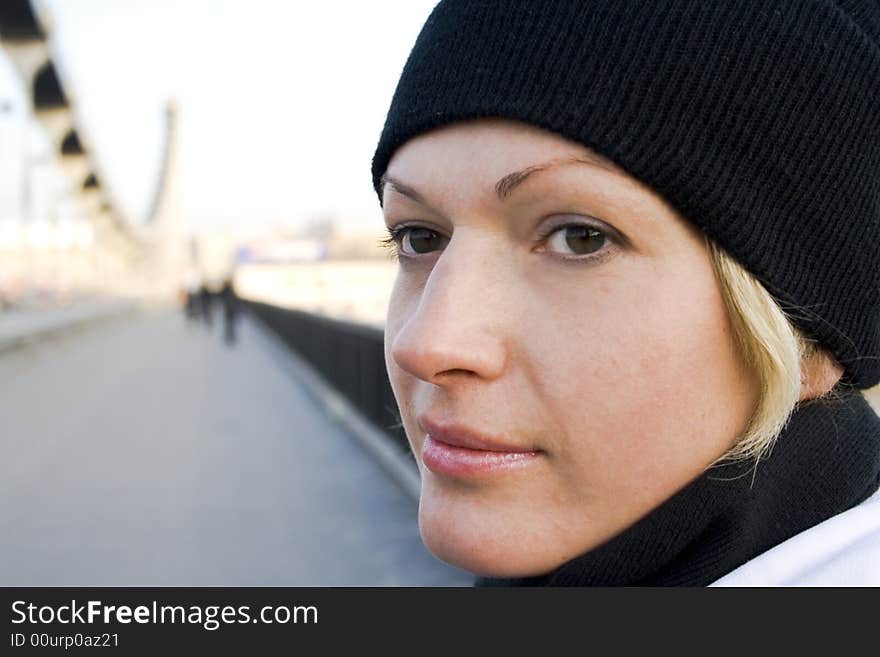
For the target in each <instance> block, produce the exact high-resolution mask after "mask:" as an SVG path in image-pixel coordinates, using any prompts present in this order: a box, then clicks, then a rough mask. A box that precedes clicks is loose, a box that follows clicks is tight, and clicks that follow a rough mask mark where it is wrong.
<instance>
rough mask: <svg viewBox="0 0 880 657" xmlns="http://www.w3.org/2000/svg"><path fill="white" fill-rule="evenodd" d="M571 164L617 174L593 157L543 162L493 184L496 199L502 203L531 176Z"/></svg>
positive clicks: (611, 167)
mask: <svg viewBox="0 0 880 657" xmlns="http://www.w3.org/2000/svg"><path fill="white" fill-rule="evenodd" d="M572 164H586V165H587V166H592V167H600V168H602V169H605V170H607V171H610V172H611V173H614V174H617V173H618V172H617V171H616V169H615V167H614V165H613V164H611V163H610V162H608V161H606V160H604V159H602V158H599V157H596V156H593V155H583V156H580V157H565V158H558V159H555V160H549V161H547V162H543V163H541V164H535V165H533V166H530V167H526V168H525V169H521V170H520V171H514V172H513V173H508V174H507V175H506V176H504V177H503V178H501V180H499V181H498V182H497V183H495V193H496V194H497V195H498V198H499V199H501V200H502V201H503V200H504V199H505V198H507V197H508V196H510V195H511V194H512V193H513V192H514V190H515V189H516V188H517V187H518V186H519V185H521V184H522V183H523V182H525V180H526V178H528V177H529V176H531V175H532V174H535V173H539V172H541V171H548V170H550V169H556V168H559V167H564V166H570V165H572Z"/></svg>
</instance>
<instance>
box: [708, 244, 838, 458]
mask: <svg viewBox="0 0 880 657" xmlns="http://www.w3.org/2000/svg"><path fill="white" fill-rule="evenodd" d="M706 243H707V245H708V248H709V255H710V259H711V262H712V266H713V268H714V269H715V275H716V277H717V278H718V281H719V283H720V285H721V290H722V296H723V298H724V303H725V305H726V306H727V312H728V316H729V318H730V325H731V330H732V332H733V338H734V340H735V343H736V346H737V348H738V350H739V352H740V354H741V356H742V358H743V360H744V362H745V363H746V365H747V366H748V367H750V368H751V369H752V371H753V372H754V373H755V374H756V376H757V378H758V380H759V382H760V386H761V390H760V395H759V399H758V403H757V406H756V408H755V410H754V412H753V413H752V416H751V418H750V419H749V421H748V423H747V425H746V428H745V430H744V432H743V434H742V435H741V436H740V438H739V440H738V441H737V443H736V444H735V445H734V446H733V447H732V448H731V449H730V450H729V451H728V452H727V453H726V454H724V456H723V457H722V459H748V458H755V459H756V461H757V460H760V459H761V458H762V457H764V456H766V455H767V454H768V453H769V452H770V450H771V449H772V447H773V444H774V442H775V440H776V437H777V436H778V435H779V433H780V432H781V431H782V430H783V428H785V425H786V424H787V423H788V420H789V418H790V416H791V414H792V412H793V411H794V409H795V407H796V405H797V403H798V400H799V398H800V394H801V381H802V376H803V375H802V367H803V365H804V364H805V363H807V362H809V361H810V360H813V359H817V358H819V359H821V358H829V355H828V353H827V352H825V351H824V349H822V348H821V347H820V346H819V345H818V344H817V343H816V342H815V341H813V340H811V339H810V338H808V337H807V336H806V335H805V334H804V333H803V332H802V331H801V330H800V329H798V328H797V327H796V326H795V325H794V324H793V323H792V322H791V320H790V319H789V318H788V316H787V315H786V314H785V312H784V311H783V309H782V308H781V307H780V306H779V304H778V303H777V302H776V301H775V300H774V299H773V297H771V296H770V293H769V292H767V290H766V289H765V288H764V286H763V285H762V284H761V283H760V282H759V281H758V280H757V279H756V278H755V277H754V276H753V275H752V274H751V273H749V272H748V271H746V270H745V269H744V268H743V267H742V266H741V265H740V264H739V263H737V262H736V261H735V260H733V258H731V257H730V256H729V255H727V253H726V252H724V251H723V250H722V249H721V248H720V247H719V246H718V245H717V244H715V242H714V241H712V240H711V239H709V238H708V237H706ZM843 387H844V386H843V384H838V385H837V386H835V387H834V388H832V390H831V391H829V392H828V393H827V394H826V395H823V398H826V397H831V398H837V397H839V392H840V391H841V390H842V388H843ZM719 460H721V459H719Z"/></svg>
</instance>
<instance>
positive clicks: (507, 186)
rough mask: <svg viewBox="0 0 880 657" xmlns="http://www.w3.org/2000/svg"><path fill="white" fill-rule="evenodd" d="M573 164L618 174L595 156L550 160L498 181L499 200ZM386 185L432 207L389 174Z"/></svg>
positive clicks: (383, 180) (381, 182) (382, 184)
mask: <svg viewBox="0 0 880 657" xmlns="http://www.w3.org/2000/svg"><path fill="white" fill-rule="evenodd" d="M572 164H581V165H583V164H586V165H588V166H593V167H601V168H603V169H605V170H607V171H610V172H611V173H614V174H617V173H618V172H617V171H616V170H615V167H614V165H613V164H611V163H609V162H606V161H605V160H603V159H601V158H598V157H595V156H590V155H585V156H580V157H566V158H558V159H555V160H548V161H547V162H542V163H540V164H533V165H532V166H529V167H526V168H525V169H520V170H519V171H513V172H512V173H508V174H507V175H505V176H503V177H502V178H501V179H500V180H498V182H497V183H495V193H496V194H497V196H498V198H499V199H500V200H502V201H503V200H505V199H506V198H507V197H509V196H510V195H511V194H512V193H513V192H514V190H515V189H516V188H517V187H518V186H519V185H521V184H522V183H523V182H524V181H525V180H526V178H528V177H529V176H531V175H533V174H535V173H538V172H541V171H548V170H550V169H555V168H558V167H563V166H570V165H572ZM385 185H391V187H392V188H394V191H396V192H398V193H399V194H403V195H404V196H408V197H409V198H411V199H412V200H414V201H416V202H417V203H420V204H422V205H424V206H426V207H431V206H430V204H429V203H428V202H427V201H425V198H424V197H423V196H422V195H421V194H420V193H419V192H418V191H416V190H415V189H414V188H413V187H411V186H409V185H407V184H405V183H402V182H400V181H399V180H397V179H396V178H392V177H391V176H389V175H388V174H383V175H382V177H381V178H380V179H379V189H385Z"/></svg>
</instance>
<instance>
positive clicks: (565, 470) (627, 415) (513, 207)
mask: <svg viewBox="0 0 880 657" xmlns="http://www.w3.org/2000/svg"><path fill="white" fill-rule="evenodd" d="M384 181H385V182H384V200H383V206H384V212H385V221H386V223H387V226H388V228H389V229H391V231H392V233H393V234H394V235H395V236H396V237H395V239H396V241H397V250H398V253H399V271H398V275H397V280H396V283H395V287H394V292H393V295H392V298H391V304H390V307H389V311H388V321H387V324H386V331H385V359H386V364H387V367H388V372H389V376H390V379H391V384H392V387H393V389H394V394H395V396H396V398H397V401H398V404H399V407H400V412H401V416H402V419H403V424H404V427H405V429H406V434H407V437H408V438H409V442H410V445H411V446H412V449H413V452H414V453H415V455H416V457H417V459H418V463H419V468H420V470H421V476H422V492H421V501H420V506H419V525H420V528H421V533H422V538H423V539H424V541H425V544H426V545H427V546H428V548H429V549H430V550H431V551H432V552H433V553H434V554H436V555H437V556H438V557H439V558H440V559H443V560H444V561H447V562H449V563H451V564H455V565H457V566H460V567H462V568H465V569H467V570H470V571H472V572H474V573H477V574H480V575H488V576H497V577H514V576H526V575H537V574H541V573H545V572H548V571H550V570H552V569H553V568H555V567H556V566H559V565H561V564H562V563H564V562H566V561H568V560H569V559H571V558H573V557H575V556H577V555H579V554H582V553H583V552H585V551H587V550H589V549H591V548H593V547H595V546H597V545H599V544H600V543H602V542H604V541H605V540H607V539H609V538H611V537H612V536H614V535H615V534H617V533H619V532H620V531H621V530H623V529H625V528H626V527H628V526H629V525H631V524H632V523H633V522H635V521H636V520H637V519H639V518H640V517H642V516H644V515H645V514H647V513H648V512H649V511H650V510H652V509H653V508H654V507H656V506H657V505H659V504H660V503H661V502H663V501H664V500H665V499H667V498H669V497H670V496H671V495H672V494H673V493H675V492H676V491H677V490H678V489H680V488H681V487H683V486H684V485H685V484H687V483H688V482H689V481H690V480H692V479H693V478H695V477H696V476H697V475H699V474H700V473H701V472H702V471H703V470H705V468H706V467H707V466H708V465H710V464H711V463H712V462H713V461H714V460H715V459H717V458H718V457H719V456H721V455H722V454H723V453H724V452H725V451H726V450H727V449H728V448H729V447H731V446H732V445H733V444H734V442H735V441H736V438H737V436H738V434H740V433H741V432H742V431H743V430H744V429H745V426H746V423H747V420H748V418H749V416H750V414H751V412H752V409H753V408H754V407H755V404H756V403H757V399H758V393H757V390H758V384H757V382H756V379H755V377H754V376H753V375H752V374H751V373H750V371H749V370H748V369H747V368H746V367H745V366H743V365H742V364H741V362H740V359H739V358H738V356H737V351H736V348H735V346H734V342H733V338H732V336H731V330H730V327H729V325H728V320H727V315H726V312H725V307H724V303H723V300H722V297H721V292H720V289H719V286H718V284H717V282H716V279H715V277H714V274H713V270H712V266H711V264H710V261H709V257H708V252H707V249H706V245H705V242H704V240H703V238H702V235H701V233H700V232H699V230H697V229H695V228H694V227H692V226H691V225H690V224H688V223H687V222H686V221H685V220H684V219H683V218H682V217H681V216H680V215H678V214H677V213H676V212H675V211H674V210H673V209H672V208H671V207H670V206H669V205H667V204H666V203H665V202H664V201H663V199H662V198H661V197H660V196H658V195H657V194H656V193H654V192H653V191H652V190H650V189H649V188H647V187H646V186H644V185H642V184H640V183H639V182H638V181H637V180H635V179H634V178H632V177H631V176H629V175H627V174H626V173H624V172H623V171H622V170H621V169H619V168H618V167H616V166H614V165H613V164H611V163H610V162H608V161H607V160H605V159H603V158H601V157H599V156H598V155H596V154H594V153H593V152H592V151H590V150H589V149H587V148H585V147H583V146H581V145H578V144H575V143H573V142H570V141H567V140H565V139H563V138H562V137H559V136H556V135H554V134H552V133H550V132H545V131H543V130H540V129H537V128H533V127H530V126H527V125H524V124H520V123H516V122H512V121H506V120H497V119H492V120H479V121H472V122H467V123H459V124H455V125H452V126H448V127H445V128H442V129H438V130H435V131H432V132H429V133H426V134H423V135H421V136H419V137H417V138H415V139H412V140H411V141H409V142H407V143H406V144H404V145H403V146H402V147H401V148H400V149H399V150H398V151H397V152H396V153H395V156H394V158H393V159H392V161H391V163H390V165H389V167H388V170H387V172H386V176H385V178H384Z"/></svg>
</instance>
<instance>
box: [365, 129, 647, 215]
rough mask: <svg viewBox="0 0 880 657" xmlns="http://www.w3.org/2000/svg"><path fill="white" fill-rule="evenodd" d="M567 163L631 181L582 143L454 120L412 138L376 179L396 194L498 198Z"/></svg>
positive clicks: (544, 133)
mask: <svg viewBox="0 0 880 657" xmlns="http://www.w3.org/2000/svg"><path fill="white" fill-rule="evenodd" d="M571 164H587V165H591V166H592V167H593V168H594V169H597V170H604V171H605V172H607V173H608V174H609V175H615V176H617V177H623V178H626V179H628V180H629V181H631V182H633V183H636V182H637V181H635V180H634V179H632V178H631V177H630V176H629V175H628V174H627V173H626V172H625V171H624V170H623V169H621V168H620V167H619V166H617V165H616V164H615V163H614V162H612V161H611V160H609V159H608V158H606V157H604V156H603V155H601V154H599V153H597V152H596V151H594V150H592V149H590V148H588V147H586V146H584V145H582V144H579V143H577V142H574V141H571V140H568V139H566V138H564V137H562V136H560V135H558V134H555V133H553V132H549V131H547V130H543V129H541V128H537V127H535V126H531V125H528V124H525V123H520V122H517V121H511V120H507V119H478V120H472V121H466V122H459V123H454V124H451V125H446V126H443V127H441V128H437V129H434V130H431V131H429V132H426V133H423V134H421V135H418V136H416V137H414V138H412V139H411V140H409V141H407V142H406V143H405V144H403V145H402V146H401V147H400V148H399V149H398V150H397V152H396V153H395V154H394V157H393V158H392V159H391V161H390V163H389V166H388V169H387V171H386V173H385V175H383V176H382V181H383V187H384V185H385V183H388V182H390V183H392V184H393V185H394V187H395V188H397V190H398V191H401V188H403V189H407V190H408V191H414V190H423V189H424V190H427V189H440V188H442V187H444V186H458V185H461V184H467V185H468V186H469V187H476V188H481V189H492V190H494V192H495V194H496V195H497V196H499V197H502V198H503V197H504V196H507V195H509V194H510V193H511V192H512V191H513V190H514V189H515V188H516V187H518V186H519V185H520V184H521V183H522V182H524V181H525V180H526V179H527V178H529V177H531V176H533V175H534V174H536V173H539V172H544V171H547V170H553V169H556V170H560V169H562V168H563V167H566V166H568V165H571ZM408 195H410V196H413V194H408Z"/></svg>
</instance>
